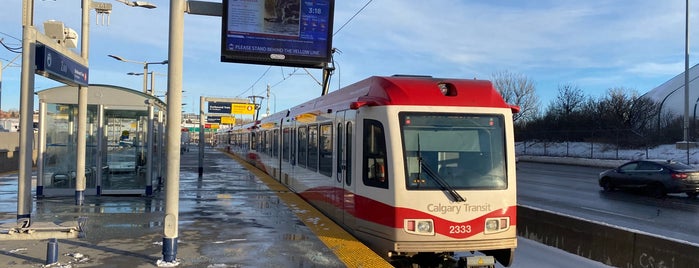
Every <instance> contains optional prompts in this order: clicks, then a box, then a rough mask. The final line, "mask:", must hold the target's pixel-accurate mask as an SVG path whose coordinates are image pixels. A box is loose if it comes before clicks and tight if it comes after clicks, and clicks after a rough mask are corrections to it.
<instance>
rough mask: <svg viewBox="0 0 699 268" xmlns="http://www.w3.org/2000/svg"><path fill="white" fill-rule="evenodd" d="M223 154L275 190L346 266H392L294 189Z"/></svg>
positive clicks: (248, 164) (245, 163)
mask: <svg viewBox="0 0 699 268" xmlns="http://www.w3.org/2000/svg"><path fill="white" fill-rule="evenodd" d="M224 153H226V152H224ZM226 154H227V155H229V156H230V157H231V158H233V159H234V160H235V161H237V162H238V163H240V164H241V165H242V166H243V167H244V168H245V169H247V170H249V171H250V172H252V173H253V174H254V175H255V176H257V177H258V178H259V179H260V180H261V181H262V182H264V183H265V184H266V185H267V187H269V188H270V189H271V190H272V191H276V192H277V196H279V198H280V199H282V201H284V203H285V204H286V205H287V206H289V207H290V208H292V211H293V212H294V214H296V217H298V218H299V219H300V220H301V221H303V223H304V224H306V226H308V228H309V229H311V231H313V233H315V234H316V236H317V237H318V238H319V239H320V241H322V242H323V243H324V244H325V246H327V247H328V248H330V249H331V250H332V251H333V252H334V253H335V255H336V256H337V257H338V258H339V259H340V260H341V261H342V262H344V263H345V265H347V267H393V266H392V265H391V264H390V263H388V261H386V260H385V259H384V258H381V257H380V256H379V255H378V254H376V252H374V251H372V250H371V249H369V248H368V247H367V246H366V245H364V244H362V242H359V240H357V238H355V237H354V236H352V235H351V234H349V233H348V232H347V231H345V229H342V227H340V226H339V225H337V224H336V223H335V222H333V221H332V220H331V219H330V218H328V217H327V216H325V215H323V213H321V212H320V211H318V210H317V209H316V208H315V207H313V206H312V205H311V204H309V203H308V202H306V201H305V200H303V199H302V198H301V197H300V196H298V195H297V194H296V193H294V192H291V191H289V189H288V188H287V187H286V186H284V185H283V184H281V183H279V182H278V181H276V180H274V179H273V178H272V177H271V176H269V175H267V174H266V173H264V172H262V171H261V170H259V169H258V168H256V167H255V166H253V165H251V164H250V163H248V162H246V161H244V160H243V159H241V158H240V157H238V156H235V155H233V154H229V153H226Z"/></svg>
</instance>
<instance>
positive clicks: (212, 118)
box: [206, 116, 221, 124]
mask: <svg viewBox="0 0 699 268" xmlns="http://www.w3.org/2000/svg"><path fill="white" fill-rule="evenodd" d="M206 122H207V123H217V124H220V123H221V117H220V116H207V117H206Z"/></svg>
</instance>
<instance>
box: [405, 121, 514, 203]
mask: <svg viewBox="0 0 699 268" xmlns="http://www.w3.org/2000/svg"><path fill="white" fill-rule="evenodd" d="M399 117H400V124H401V139H402V143H403V150H404V152H403V155H404V157H405V158H404V163H405V172H406V174H407V176H406V180H407V181H406V185H407V188H408V189H410V190H436V189H478V190H498V189H507V172H506V165H505V163H506V162H505V127H504V122H505V120H504V118H503V115H498V114H436V113H406V112H403V113H400V114H399Z"/></svg>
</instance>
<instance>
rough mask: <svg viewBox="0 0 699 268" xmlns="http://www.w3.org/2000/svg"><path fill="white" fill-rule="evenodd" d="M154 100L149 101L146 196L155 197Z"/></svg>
mask: <svg viewBox="0 0 699 268" xmlns="http://www.w3.org/2000/svg"><path fill="white" fill-rule="evenodd" d="M154 113H155V112H154V108H153V100H151V99H149V100H148V128H147V130H146V131H148V132H146V135H147V136H146V146H147V149H146V196H152V195H153V148H154V147H153V135H155V133H154V132H155V127H154V124H153V117H154V116H155V115H154Z"/></svg>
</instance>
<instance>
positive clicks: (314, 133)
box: [307, 125, 319, 171]
mask: <svg viewBox="0 0 699 268" xmlns="http://www.w3.org/2000/svg"><path fill="white" fill-rule="evenodd" d="M318 140H319V137H318V125H310V126H308V166H307V168H308V169H310V170H313V171H318Z"/></svg>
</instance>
